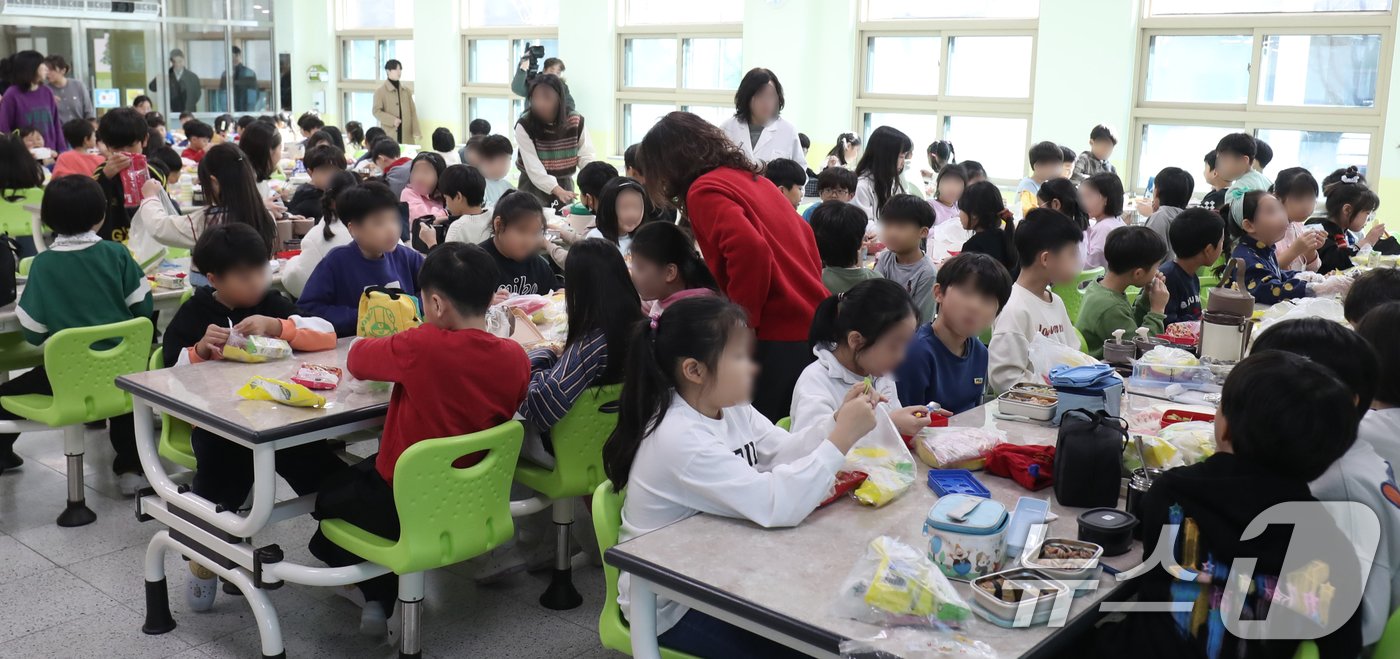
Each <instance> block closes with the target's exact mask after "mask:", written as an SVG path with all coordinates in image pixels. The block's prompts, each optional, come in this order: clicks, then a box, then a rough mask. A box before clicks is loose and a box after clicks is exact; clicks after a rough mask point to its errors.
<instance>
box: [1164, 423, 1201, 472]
mask: <svg viewBox="0 0 1400 659" xmlns="http://www.w3.org/2000/svg"><path fill="white" fill-rule="evenodd" d="M1157 436H1158V437H1161V438H1162V441H1165V442H1167V443H1168V444H1171V445H1172V446H1173V447H1175V448H1176V450H1177V455H1178V456H1179V457H1180V458H1181V464H1183V465H1192V464H1196V463H1197V462H1200V461H1202V460H1204V459H1206V458H1209V457H1210V456H1212V455H1215V424H1214V423H1211V422H1209V421H1187V422H1185V423H1173V424H1172V425H1170V426H1167V427H1165V428H1163V429H1161V430H1160V431H1158V433H1157Z"/></svg>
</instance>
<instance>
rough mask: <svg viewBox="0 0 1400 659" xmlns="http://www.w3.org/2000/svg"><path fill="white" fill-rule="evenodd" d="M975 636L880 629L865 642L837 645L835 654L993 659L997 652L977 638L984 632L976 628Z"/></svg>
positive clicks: (845, 657) (869, 658) (856, 658)
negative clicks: (837, 650)
mask: <svg viewBox="0 0 1400 659" xmlns="http://www.w3.org/2000/svg"><path fill="white" fill-rule="evenodd" d="M977 635H978V636H979V638H972V637H971V636H969V635H968V634H966V633H961V632H958V631H956V630H946V629H940V630H934V629H914V628H911V627H894V628H891V629H881V630H880V631H878V632H876V633H875V635H874V636H871V637H869V638H851V639H846V640H844V641H841V645H840V646H839V650H840V652H841V659H884V658H885V657H903V658H904V659H947V658H948V657H969V658H971V659H997V656H998V655H997V651H996V650H994V649H992V646H991V645H990V644H988V643H987V642H986V641H984V640H982V639H981V638H980V637H983V636H986V635H987V630H986V629H985V628H979V629H978V630H977Z"/></svg>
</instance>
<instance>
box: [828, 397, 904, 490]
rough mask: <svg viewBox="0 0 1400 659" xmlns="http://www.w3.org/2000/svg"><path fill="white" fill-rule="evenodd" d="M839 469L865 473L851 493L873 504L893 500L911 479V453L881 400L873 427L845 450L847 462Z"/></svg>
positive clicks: (876, 409) (876, 410)
mask: <svg viewBox="0 0 1400 659" xmlns="http://www.w3.org/2000/svg"><path fill="white" fill-rule="evenodd" d="M841 470H842V471H859V472H863V473H865V475H866V479H865V482H863V483H861V484H860V485H859V486H858V487H856V490H855V492H854V493H853V496H855V498H856V500H857V501H859V502H861V503H863V504H865V505H867V506H874V507H876V508H879V507H881V506H883V505H885V504H887V503H889V502H891V501H894V500H895V499H897V498H898V497H899V495H901V494H904V492H905V491H906V490H908V489H909V486H910V485H912V484H913V483H914V456H912V455H910V454H909V448H908V447H907V446H905V445H904V440H903V439H901V438H900V436H899V431H898V430H896V429H895V427H894V422H893V421H891V420H890V414H889V411H888V409H887V408H886V406H885V405H884V404H881V405H880V406H879V407H877V408H875V429H874V430H871V431H870V432H868V433H866V435H865V436H864V437H862V438H860V441H858V442H856V443H855V445H854V446H852V447H851V450H850V451H849V452H847V453H846V466H845V467H843V468H842V469H841Z"/></svg>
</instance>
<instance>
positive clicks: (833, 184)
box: [638, 167, 864, 222]
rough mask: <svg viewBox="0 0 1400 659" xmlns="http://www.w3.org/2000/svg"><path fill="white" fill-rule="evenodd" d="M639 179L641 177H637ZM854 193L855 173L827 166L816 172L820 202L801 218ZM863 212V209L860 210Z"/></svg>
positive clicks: (844, 199)
mask: <svg viewBox="0 0 1400 659" xmlns="http://www.w3.org/2000/svg"><path fill="white" fill-rule="evenodd" d="M638 180H641V179H638ZM855 194H856V174H855V172H852V171H851V170H849V169H846V168H845V167H827V168H826V169H823V170H822V173H820V174H817V198H818V199H820V200H821V203H816V204H812V205H811V206H808V207H807V210H806V211H803V213H802V219H804V220H807V221H808V222H811V221H812V214H813V213H815V212H816V210H817V207H818V206H821V205H822V203H826V202H828V201H832V200H835V201H840V202H844V203H848V204H849V203H851V199H853V198H855ZM862 212H864V211H862Z"/></svg>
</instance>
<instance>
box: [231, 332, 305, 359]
mask: <svg viewBox="0 0 1400 659" xmlns="http://www.w3.org/2000/svg"><path fill="white" fill-rule="evenodd" d="M291 356H292V344H290V343H287V342H286V341H283V340H282V339H279V338H276V337H271V336H244V335H243V334H240V333H238V332H230V333H229V335H228V343H225V344H224V359H227V360H231V361H235V362H245V363H248V364H261V363H263V362H265V361H268V360H269V359H286V358H288V357H291Z"/></svg>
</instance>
